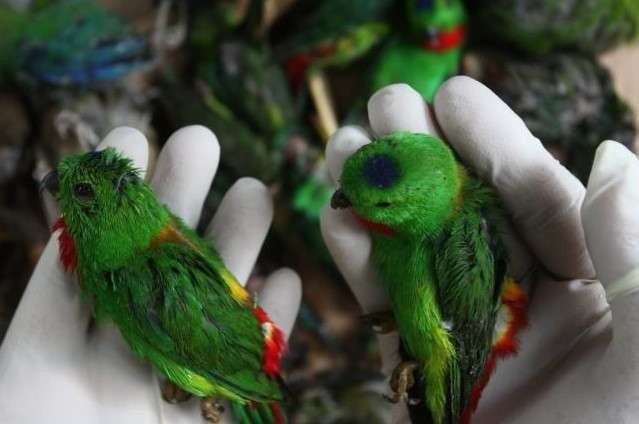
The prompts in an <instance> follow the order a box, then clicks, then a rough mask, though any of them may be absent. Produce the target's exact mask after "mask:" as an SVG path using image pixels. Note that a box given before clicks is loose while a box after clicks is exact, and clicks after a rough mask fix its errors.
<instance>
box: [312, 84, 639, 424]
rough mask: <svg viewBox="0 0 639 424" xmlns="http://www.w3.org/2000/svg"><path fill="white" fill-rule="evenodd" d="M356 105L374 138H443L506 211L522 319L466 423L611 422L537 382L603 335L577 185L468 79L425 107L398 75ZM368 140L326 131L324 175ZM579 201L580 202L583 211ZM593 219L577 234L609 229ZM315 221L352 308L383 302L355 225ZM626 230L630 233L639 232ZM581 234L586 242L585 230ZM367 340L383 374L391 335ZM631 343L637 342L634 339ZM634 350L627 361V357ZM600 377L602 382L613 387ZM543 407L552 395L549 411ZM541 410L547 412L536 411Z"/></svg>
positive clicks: (374, 307) (584, 355)
mask: <svg viewBox="0 0 639 424" xmlns="http://www.w3.org/2000/svg"><path fill="white" fill-rule="evenodd" d="M368 110H369V120H370V124H371V127H372V129H373V131H374V132H375V133H376V134H377V135H379V136H381V135H384V134H387V133H391V132H395V131H412V132H423V133H429V134H435V135H438V136H439V137H441V138H444V139H445V140H447V141H448V142H449V143H450V145H451V146H452V147H453V149H454V150H455V151H456V152H457V154H458V155H459V157H460V158H461V159H462V160H463V161H464V162H465V163H466V164H467V165H468V166H469V167H470V168H471V169H473V170H474V171H475V172H476V173H477V174H478V175H479V176H480V177H481V178H482V179H483V180H485V181H487V182H489V183H490V184H492V185H493V186H494V187H495V189H496V190H497V191H498V192H499V194H500V196H501V198H502V200H503V202H504V206H505V207H506V209H507V211H508V212H509V215H510V218H511V221H512V224H513V228H509V229H507V231H506V243H507V246H508V250H509V254H510V257H511V261H512V268H513V273H514V276H515V278H516V279H518V280H519V281H520V282H522V283H524V285H525V286H526V287H528V291H529V294H530V303H529V308H528V317H529V322H530V325H529V328H527V329H525V330H524V331H523V332H522V333H521V335H520V337H519V339H520V351H519V354H518V355H517V356H515V357H511V358H508V359H506V360H503V361H501V362H500V363H499V364H498V366H497V370H496V372H495V373H494V375H493V377H492V378H491V380H490V383H489V384H488V386H487V388H486V389H485V391H484V394H483V396H482V400H481V401H480V403H479V408H478V411H477V413H476V414H475V416H474V420H473V422H474V423H497V422H499V423H501V422H517V423H519V422H564V421H565V422H572V421H569V420H573V419H574V420H575V422H577V421H579V420H581V421H579V422H620V421H618V420H612V421H610V420H592V419H590V417H589V416H588V415H580V414H581V413H583V411H586V408H582V409H575V410H574V411H571V412H568V411H566V410H565V408H564V409H561V400H563V398H562V395H560V394H556V393H554V392H553V391H551V390H550V389H549V388H552V387H555V386H559V385H560V382H562V381H568V380H564V379H567V378H568V376H569V375H570V370H571V369H576V368H575V367H574V366H573V365H574V364H575V363H577V364H581V365H582V366H584V367H588V366H594V365H595V360H596V358H594V357H593V356H592V353H593V352H594V351H596V350H597V349H600V348H601V347H602V346H606V344H607V343H608V341H609V331H608V330H609V328H610V325H611V315H610V313H609V306H608V303H607V301H606V298H605V293H604V290H603V287H602V285H601V284H600V283H599V282H597V281H594V278H595V269H594V268H593V265H592V262H591V260H590V255H589V254H588V249H587V247H586V239H585V235H584V229H583V226H582V222H581V208H582V203H583V200H584V196H585V195H586V190H585V188H584V187H583V186H582V185H581V183H580V182H579V181H578V180H577V179H576V178H575V177H573V176H572V175H571V174H570V173H569V172H568V171H567V170H566V169H565V168H564V167H562V166H561V165H560V164H559V163H558V162H557V161H556V160H555V159H553V158H552V156H551V155H550V154H549V153H548V152H547V151H546V150H545V149H544V148H543V146H542V144H541V143H540V142H539V140H537V139H536V138H535V137H534V136H533V135H532V134H530V132H529V131H528V129H527V128H526V126H525V124H524V123H523V121H522V120H521V119H520V118H519V117H518V116H517V115H516V114H515V113H514V112H512V110H510V109H509V108H508V107H507V106H506V105H505V104H504V103H503V102H502V101H501V100H500V99H499V98H498V97H497V96H496V95H495V94H494V93H492V92H491V91H490V90H489V89H487V88H486V87H484V86H483V85H482V84H480V83H478V82H476V81H474V80H472V79H470V78H467V77H456V78H452V79H451V80H449V81H448V82H446V83H445V84H444V85H443V86H442V87H441V88H440V90H439V92H438V94H437V95H436V97H435V101H434V104H433V105H432V106H431V105H427V104H426V102H425V101H424V100H423V99H422V98H421V97H420V96H419V95H418V94H417V93H416V92H415V91H414V90H412V89H411V88H409V87H408V86H406V85H393V86H389V87H386V88H384V89H382V90H380V91H379V92H377V93H376V94H375V95H374V96H373V97H372V98H371V100H370V102H369V105H368ZM369 142H370V139H369V136H368V135H367V134H366V133H365V132H364V131H363V130H361V129H359V128H355V127H345V128H342V129H340V130H339V131H337V132H336V133H335V134H334V135H333V137H332V138H331V140H330V141H329V143H328V146H327V149H326V157H327V161H328V165H329V169H330V171H331V174H332V177H333V179H334V180H335V181H338V180H339V177H340V174H341V169H342V165H343V163H344V160H345V159H346V158H347V157H348V156H350V155H351V154H352V153H354V152H355V151H356V150H357V149H359V148H360V147H361V146H362V145H364V144H366V143H369ZM619 210H621V209H619ZM627 210H632V209H631V208H629V209H627ZM587 211H588V208H585V209H584V217H587V216H588V212H587ZM619 213H621V212H619ZM608 216H609V217H614V216H615V215H614V213H613V214H611V215H608ZM597 219H598V220H596V221H594V220H593V219H591V222H592V224H590V225H591V228H590V229H589V234H590V233H592V232H593V231H596V230H598V231H599V235H598V236H597V238H602V239H603V238H604V236H607V234H605V230H603V229H604V228H609V225H610V223H611V221H609V220H607V219H605V216H604V214H603V213H600V214H599V215H598V216H597ZM628 222H630V221H629V220H628V219H627V220H625V221H623V225H624V226H622V227H620V228H619V231H617V232H614V234H616V235H617V236H619V235H620V234H621V235H626V234H632V231H630V232H629V233H628V232H627V231H629V228H632V227H629V226H628V225H629V224H628ZM586 223H587V224H588V222H586ZM321 224H322V233H323V235H324V239H325V241H326V243H327V246H328V248H329V250H330V251H331V254H332V256H333V258H334V260H335V262H336V264H337V266H338V268H339V269H340V271H341V272H342V274H343V275H344V277H345V278H346V280H347V281H348V283H349V285H350V286H351V289H352V290H353V292H354V294H355V296H356V297H357V299H358V300H359V303H360V304H361V306H362V309H363V310H364V312H366V313H370V312H376V311H383V310H387V309H388V308H389V302H388V299H387V298H386V295H385V293H384V292H383V290H382V286H381V285H380V284H379V283H378V282H377V281H376V279H377V277H376V273H375V269H374V267H373V264H372V263H371V259H370V251H371V240H370V237H369V234H368V232H367V230H366V229H364V228H363V227H361V226H360V225H359V224H357V223H356V221H355V219H353V217H352V216H351V214H350V213H349V212H348V211H344V210H333V209H331V208H330V207H326V208H325V209H324V210H323V213H322V219H321ZM620 225H621V224H620ZM602 233H604V234H602ZM632 237H634V234H632ZM624 238H625V237H624ZM634 240H637V241H639V237H636V238H634ZM588 241H589V245H591V244H592V243H591V240H590V237H589V239H588ZM595 244H596V243H595ZM605 246H606V248H605V249H606V250H605V252H613V253H607V254H608V255H609V259H611V258H612V257H615V255H617V254H618V253H616V252H619V249H622V248H624V247H623V246H622V245H621V244H619V245H618V246H617V247H616V248H615V249H613V246H614V244H613V242H612V241H611V242H608V243H605ZM590 247H591V251H593V252H594V250H592V246H590ZM599 255H600V256H601V254H599ZM593 256H594V257H595V259H597V257H596V255H594V254H593ZM627 256H628V255H624V257H627ZM604 263H613V262H609V261H608V260H607V259H603V260H601V261H596V265H597V270H598V271H599V274H600V277H601V278H602V280H603V281H604V282H609V281H611V280H610V279H607V278H608V277H604V274H603V273H602V269H604V268H605V267H606V265H603V264H604ZM637 263H638V262H637V261H636V262H634V263H632V264H631V265H633V266H636V264H637ZM602 267H604V268H602ZM626 268H627V269H631V268H632V266H630V265H628V266H626ZM531 269H536V271H535V272H530V271H531ZM615 269H616V267H615ZM613 308H614V304H613ZM613 312H614V310H613ZM635 316H639V314H637V315H635ZM628 323H629V321H627V319H624V320H622V321H619V320H618V319H617V318H615V320H614V322H612V325H613V326H614V329H615V330H616V329H617V327H618V326H621V327H625V326H627V325H628ZM378 338H379V341H380V347H381V352H382V361H383V371H384V372H385V373H386V374H387V375H388V374H389V373H390V372H391V371H392V370H393V368H394V367H395V366H396V365H397V364H398V363H399V355H398V352H397V348H398V336H397V334H390V335H380V336H378ZM616 342H617V341H614V342H613V343H616ZM634 346H636V347H639V341H638V342H637V343H636V344H635V345H634ZM636 347H635V349H636ZM629 356H632V355H629ZM635 356H638V358H637V362H639V355H635ZM628 359H629V358H628ZM616 361H620V359H619V358H617V359H616ZM623 363H628V361H625V362H623ZM599 378H600V380H602V381H603V380H604V379H603V377H601V376H600V377H599ZM611 378H612V377H610V378H609V379H608V380H609V381H611V383H610V384H611V385H613V386H614V381H612V380H610V379H611ZM637 387H639V385H637ZM583 388H584V386H577V387H573V389H572V391H571V392H567V393H566V394H565V396H572V397H571V399H573V400H578V399H581V397H582V395H583V392H582V389H583ZM635 391H636V390H635ZM565 396H564V397H565ZM604 396H607V394H606V393H599V399H600V400H601V399H603V398H604ZM551 397H552V398H553V399H555V401H556V403H554V404H553V403H552V402H551V399H550V398H551ZM619 398H620V399H625V397H623V396H620V397H619ZM575 403H576V402H575ZM600 403H601V402H599V404H597V403H593V407H594V406H597V407H600V408H601V405H600ZM549 405H556V409H552V408H551V407H549ZM620 405H621V404H618V403H616V401H610V402H609V403H608V406H607V407H608V408H609V409H607V410H608V411H614V410H616V408H617V407H619V406H620ZM602 409H605V408H602ZM552 414H555V415H554V416H553V415H552ZM541 416H544V417H551V418H547V419H546V421H544V420H540V419H539V417H541ZM393 417H394V419H393V420H394V422H407V421H408V418H407V414H406V408H405V407H404V406H403V405H398V406H397V407H396V408H395V409H394V413H393ZM562 417H565V418H562ZM574 417H581V418H574ZM585 417H588V418H585ZM562 419H564V421H562ZM584 420H585V421H584ZM621 422H623V421H621Z"/></svg>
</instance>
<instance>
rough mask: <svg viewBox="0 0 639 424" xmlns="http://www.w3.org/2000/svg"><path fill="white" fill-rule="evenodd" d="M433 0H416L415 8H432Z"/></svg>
mask: <svg viewBox="0 0 639 424" xmlns="http://www.w3.org/2000/svg"><path fill="white" fill-rule="evenodd" d="M433 2H434V0H417V9H418V10H423V11H425V10H430V9H432V8H433Z"/></svg>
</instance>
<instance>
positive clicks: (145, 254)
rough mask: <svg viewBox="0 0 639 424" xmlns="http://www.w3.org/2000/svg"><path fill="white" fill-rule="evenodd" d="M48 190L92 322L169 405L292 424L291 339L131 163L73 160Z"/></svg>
mask: <svg viewBox="0 0 639 424" xmlns="http://www.w3.org/2000/svg"><path fill="white" fill-rule="evenodd" d="M42 187H43V188H46V189H48V190H49V191H51V192H52V193H54V195H55V196H56V198H57V200H58V203H59V205H60V208H61V210H62V217H61V218H60V219H59V221H58V222H57V224H56V225H55V226H54V228H55V229H60V230H61V232H60V234H59V244H60V258H61V260H62V263H63V265H64V266H65V268H66V269H67V270H72V271H75V272H76V273H77V276H78V279H79V282H80V286H81V290H82V294H83V295H84V297H85V298H86V299H87V300H88V301H90V302H92V304H93V310H94V315H95V317H96V319H97V320H98V321H100V320H105V319H108V320H111V321H113V322H114V323H115V325H116V326H117V327H118V328H119V330H120V333H121V334H122V336H123V337H124V339H125V340H126V342H127V343H128V344H129V346H130V347H131V349H132V350H133V352H135V353H136V354H137V356H139V357H141V358H143V359H145V360H148V361H149V362H150V363H151V364H152V365H153V366H154V367H155V368H156V369H157V370H159V371H160V372H161V373H162V374H164V375H165V376H166V377H167V378H168V380H169V381H170V382H172V383H173V384H174V386H173V393H176V392H179V391H185V392H187V393H186V396H187V397H188V395H189V394H193V395H196V396H200V397H203V398H204V399H203V401H202V413H203V415H204V417H205V418H206V419H208V420H209V421H212V422H216V421H217V420H218V419H219V415H220V413H221V407H220V405H219V404H218V403H217V398H226V399H229V400H230V401H232V402H233V403H232V410H233V414H234V417H235V419H236V422H238V423H247V424H257V423H278V424H279V423H284V422H285V421H286V418H285V416H284V413H283V410H282V406H281V402H282V401H283V397H284V396H283V387H282V385H281V378H280V375H279V374H280V360H281V357H282V354H283V352H284V350H285V346H286V342H285V339H284V335H283V333H282V332H281V331H280V330H279V329H278V328H277V327H276V326H275V325H274V324H273V323H272V322H271V321H270V319H269V318H268V316H267V315H266V313H265V312H264V311H263V310H262V309H261V308H260V307H259V306H257V305H256V304H255V303H254V300H253V299H252V298H251V296H250V295H249V293H248V292H247V291H246V290H245V289H244V287H242V286H241V285H240V284H239V283H238V282H237V280H236V279H235V277H233V275H231V273H230V272H229V271H228V270H227V269H226V267H225V266H224V263H223V262H222V260H221V258H220V257H219V256H218V254H217V253H216V252H215V251H214V250H213V249H212V247H211V246H209V245H208V244H207V243H206V242H204V240H202V239H201V238H200V237H198V236H197V235H196V234H195V233H194V232H193V231H192V230H191V229H189V228H188V227H187V226H186V225H185V224H184V223H183V222H182V221H181V220H180V219H179V218H178V217H176V216H175V215H173V214H171V212H169V210H168V209H167V208H166V207H165V206H164V205H162V204H160V202H159V201H158V200H157V198H156V197H155V195H154V193H153V192H152V191H151V188H150V187H149V186H148V185H147V184H146V183H145V182H144V181H143V180H142V179H141V178H140V177H139V176H138V172H137V170H136V169H134V168H133V166H132V163H131V161H130V160H128V159H126V158H123V157H122V156H120V155H119V154H118V153H116V151H115V150H113V149H106V150H103V151H100V152H91V153H87V154H81V155H75V156H69V157H67V158H65V159H64V160H63V161H62V162H61V163H60V164H59V166H58V168H57V170H56V171H54V172H52V173H51V174H49V175H48V176H47V177H45V179H44V180H43V182H42ZM164 394H165V396H166V395H167V391H164ZM182 397H184V396H182ZM176 399H177V397H175V398H173V400H176Z"/></svg>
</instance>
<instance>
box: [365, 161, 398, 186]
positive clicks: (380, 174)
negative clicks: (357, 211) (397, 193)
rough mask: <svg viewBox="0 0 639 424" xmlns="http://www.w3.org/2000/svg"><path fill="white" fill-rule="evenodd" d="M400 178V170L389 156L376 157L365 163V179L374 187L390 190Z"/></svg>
mask: <svg viewBox="0 0 639 424" xmlns="http://www.w3.org/2000/svg"><path fill="white" fill-rule="evenodd" d="M398 178H399V168H398V167H397V164H396V163H395V160H394V159H393V158H391V157H390V156H388V155H375V156H373V157H371V158H370V159H368V160H367V161H366V163H364V179H365V180H366V182H367V183H368V184H369V185H370V186H373V187H377V188H388V187H390V186H392V185H393V184H395V182H396V181H397V179H398Z"/></svg>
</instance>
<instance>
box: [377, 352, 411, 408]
mask: <svg viewBox="0 0 639 424" xmlns="http://www.w3.org/2000/svg"><path fill="white" fill-rule="evenodd" d="M417 367H418V364H417V362H415V361H405V362H402V363H400V364H399V365H397V366H396V367H395V369H394V370H393V375H392V376H391V380H390V386H391V389H392V390H393V394H392V395H391V396H387V395H384V398H385V399H386V400H388V401H389V402H392V403H398V402H400V401H406V402H407V403H408V404H409V405H416V404H418V403H419V402H420V401H419V399H412V398H409V397H408V391H409V390H410V388H411V387H413V385H414V384H415V376H414V374H413V373H414V372H415V370H416V369H417Z"/></svg>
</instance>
